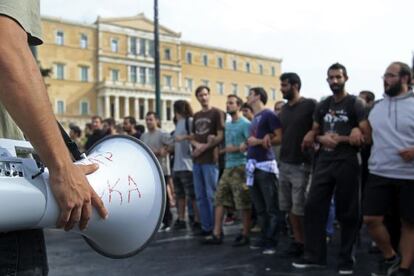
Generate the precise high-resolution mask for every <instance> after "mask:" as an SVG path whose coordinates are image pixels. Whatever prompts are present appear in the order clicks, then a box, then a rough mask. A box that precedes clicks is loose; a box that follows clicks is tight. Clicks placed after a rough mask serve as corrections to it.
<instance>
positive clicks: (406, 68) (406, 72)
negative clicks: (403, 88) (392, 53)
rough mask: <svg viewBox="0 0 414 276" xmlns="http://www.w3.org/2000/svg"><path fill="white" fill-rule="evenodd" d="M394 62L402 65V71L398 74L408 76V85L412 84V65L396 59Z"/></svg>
mask: <svg viewBox="0 0 414 276" xmlns="http://www.w3.org/2000/svg"><path fill="white" fill-rule="evenodd" d="M392 64H395V65H399V66H400V72H399V73H398V74H399V75H400V77H404V76H408V81H407V84H408V85H411V81H412V79H413V75H412V72H411V69H410V66H408V65H407V64H406V63H404V62H400V61H395V62H393V63H392Z"/></svg>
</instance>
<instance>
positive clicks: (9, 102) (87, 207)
mask: <svg viewBox="0 0 414 276" xmlns="http://www.w3.org/2000/svg"><path fill="white" fill-rule="evenodd" d="M40 33H41V28H40V5H39V1H36V0H25V1H23V0H20V1H18V0H13V1H11V0H0V39H1V45H0V47H1V50H0V137H2V138H9V139H24V137H23V133H24V134H25V135H26V137H27V138H28V139H29V141H30V142H31V144H32V145H33V147H34V149H35V150H36V152H37V154H38V155H39V156H40V159H41V160H42V162H43V163H44V164H45V166H46V167H47V168H48V169H49V172H50V187H51V190H52V192H53V194H54V196H55V198H56V201H57V203H58V205H59V207H60V216H59V219H58V221H57V222H56V226H57V227H59V228H65V229H66V230H69V229H71V228H73V226H75V225H77V224H78V225H79V228H80V229H84V228H85V227H86V226H87V223H88V220H89V218H90V216H91V215H92V206H94V207H96V208H97V211H98V213H99V215H100V216H101V217H103V218H105V217H107V215H108V214H107V211H106V209H105V207H104V205H103V203H102V201H101V199H100V198H99V196H98V195H97V194H96V193H95V192H94V191H93V189H92V187H91V186H90V185H89V183H88V180H87V179H86V177H85V174H88V173H92V172H94V171H95V170H96V169H97V167H96V165H89V166H77V165H75V164H73V162H72V158H71V156H70V153H69V151H68V149H67V147H66V146H65V143H64V141H63V138H62V136H61V134H60V131H59V128H58V126H57V124H56V118H55V116H54V115H53V111H52V108H51V104H50V100H49V98H48V95H47V92H46V88H45V85H44V82H43V79H42V76H41V74H40V70H39V68H38V66H37V64H36V61H35V59H34V58H33V55H32V53H31V51H30V48H29V45H28V44H30V45H40V44H42V40H41V38H40ZM6 110H7V111H6ZM22 111H24V112H22ZM12 118H13V119H12ZM13 120H14V121H15V122H16V123H17V125H18V126H19V127H20V128H21V130H22V131H23V133H22V131H20V129H19V128H18V127H17V126H16V124H15V123H14V122H13ZM22 204H23V203H22ZM0 244H1V248H0V275H47V273H48V266H47V258H46V250H45V244H44V239H43V232H42V231H41V230H25V231H12V232H8V233H0ZM21 249H24V250H21Z"/></svg>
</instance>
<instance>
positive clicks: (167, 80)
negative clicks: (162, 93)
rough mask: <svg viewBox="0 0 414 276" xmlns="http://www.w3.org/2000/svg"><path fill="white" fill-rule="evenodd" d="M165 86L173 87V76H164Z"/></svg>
mask: <svg viewBox="0 0 414 276" xmlns="http://www.w3.org/2000/svg"><path fill="white" fill-rule="evenodd" d="M164 86H165V87H168V88H169V89H171V88H172V77H171V76H164Z"/></svg>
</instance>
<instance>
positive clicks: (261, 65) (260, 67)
mask: <svg viewBox="0 0 414 276" xmlns="http://www.w3.org/2000/svg"><path fill="white" fill-rule="evenodd" d="M263 71H264V69H263V64H259V74H260V75H263Z"/></svg>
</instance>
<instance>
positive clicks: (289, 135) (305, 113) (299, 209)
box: [278, 73, 316, 257]
mask: <svg viewBox="0 0 414 276" xmlns="http://www.w3.org/2000/svg"><path fill="white" fill-rule="evenodd" d="M280 82H281V88H280V91H281V92H282V95H283V98H284V99H286V100H287V101H288V102H287V104H285V105H284V106H283V107H282V109H281V112H280V113H279V119H280V121H281V123H282V132H283V136H282V143H281V148H280V160H279V161H280V162H279V177H280V179H279V187H278V188H279V193H278V194H279V208H280V211H283V212H287V213H288V214H289V221H290V224H291V226H292V231H293V238H294V241H293V243H292V244H291V245H290V247H289V248H288V250H287V251H286V252H285V255H287V256H290V257H300V256H301V255H302V254H303V241H304V237H303V215H304V207H305V190H306V184H307V183H308V178H309V172H310V164H309V163H310V157H309V156H306V154H304V153H303V152H302V149H301V145H302V141H303V137H304V136H305V134H306V133H307V132H308V131H309V130H310V129H311V128H312V122H313V121H312V115H313V112H314V111H315V107H316V101H314V100H311V99H306V98H304V97H302V96H301V95H300V92H299V91H300V87H301V80H300V78H299V76H298V75H297V74H296V73H284V74H282V75H281V76H280Z"/></svg>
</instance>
